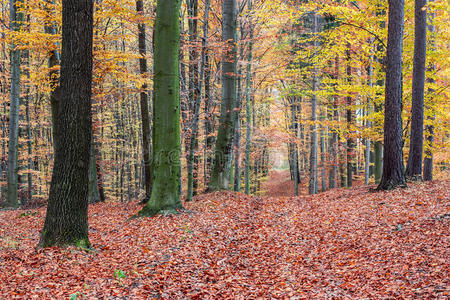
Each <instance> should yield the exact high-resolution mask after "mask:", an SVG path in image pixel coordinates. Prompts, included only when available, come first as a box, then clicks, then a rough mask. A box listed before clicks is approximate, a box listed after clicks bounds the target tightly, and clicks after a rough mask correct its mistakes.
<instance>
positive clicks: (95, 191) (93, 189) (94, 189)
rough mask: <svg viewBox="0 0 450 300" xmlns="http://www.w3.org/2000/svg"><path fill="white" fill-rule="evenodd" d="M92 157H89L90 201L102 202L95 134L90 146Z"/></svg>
mask: <svg viewBox="0 0 450 300" xmlns="http://www.w3.org/2000/svg"><path fill="white" fill-rule="evenodd" d="M90 148H91V149H90V157H89V194H88V199H89V200H88V201H89V203H97V202H100V201H101V199H100V191H99V188H98V179H97V164H96V163H95V142H94V136H93V135H92V141H91V147H90Z"/></svg>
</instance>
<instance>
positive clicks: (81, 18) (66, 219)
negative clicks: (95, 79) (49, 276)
mask: <svg viewBox="0 0 450 300" xmlns="http://www.w3.org/2000/svg"><path fill="white" fill-rule="evenodd" d="M62 4H63V6H62V7H63V8H62V11H63V13H62V21H63V27H62V57H61V77H60V87H59V89H60V95H61V100H62V101H61V103H60V104H59V108H58V115H57V117H56V120H54V121H56V124H55V127H56V128H57V131H56V132H57V134H56V135H55V138H56V140H55V146H56V147H55V163H54V166H53V175H52V182H51V185H50V195H49V200H48V207H47V215H46V218H45V224H44V229H43V231H42V235H41V239H40V242H39V245H40V246H41V247H49V246H54V245H67V244H71V245H77V246H82V247H89V239H88V223H87V207H88V190H89V178H88V174H89V156H90V147H91V135H92V134H91V133H92V124H91V83H92V35H93V2H92V1H90V0H63V3H62Z"/></svg>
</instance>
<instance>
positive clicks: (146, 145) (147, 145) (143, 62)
mask: <svg viewBox="0 0 450 300" xmlns="http://www.w3.org/2000/svg"><path fill="white" fill-rule="evenodd" d="M136 11H137V13H138V14H143V13H144V3H143V1H142V0H137V1H136ZM145 38H146V36H145V24H144V23H139V24H138V45H139V55H140V56H141V57H140V58H139V73H140V74H141V76H144V78H147V76H148V70H147V58H146V55H147V47H146V42H145ZM147 89H148V87H147V84H146V83H144V84H143V85H142V86H141V91H140V93H139V97H140V102H139V104H140V110H141V122H142V150H143V158H144V186H145V198H144V200H143V203H147V202H148V200H149V199H150V195H151V193H152V164H151V155H152V148H151V147H152V145H151V126H150V122H151V119H150V112H149V111H150V109H149V101H148V92H147Z"/></svg>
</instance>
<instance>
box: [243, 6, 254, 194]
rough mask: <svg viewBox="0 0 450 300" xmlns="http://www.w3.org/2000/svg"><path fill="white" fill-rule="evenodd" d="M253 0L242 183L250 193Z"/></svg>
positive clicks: (249, 25) (249, 22)
mask: <svg viewBox="0 0 450 300" xmlns="http://www.w3.org/2000/svg"><path fill="white" fill-rule="evenodd" d="M252 2H253V0H248V2H247V4H248V11H249V20H248V31H249V43H248V54H247V75H246V81H245V82H246V84H245V121H246V127H247V128H246V129H247V130H246V135H245V166H244V184H245V193H246V194H247V195H248V194H250V150H251V142H252V122H251V119H252V111H251V101H250V96H251V92H252V60H253V22H252V17H251V13H252V9H253V7H252V4H253V3H252Z"/></svg>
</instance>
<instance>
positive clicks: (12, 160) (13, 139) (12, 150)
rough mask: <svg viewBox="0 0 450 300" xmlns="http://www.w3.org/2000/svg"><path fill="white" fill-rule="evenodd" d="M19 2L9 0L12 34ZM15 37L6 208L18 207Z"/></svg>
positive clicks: (17, 58) (17, 24)
mask: <svg viewBox="0 0 450 300" xmlns="http://www.w3.org/2000/svg"><path fill="white" fill-rule="evenodd" d="M20 3H21V1H20V0H10V29H11V30H12V31H13V32H18V31H20V24H21V22H22V21H23V13H21V12H18V11H17V10H18V8H19V7H20ZM14 40H15V37H13V42H12V43H11V105H10V108H9V144H8V169H7V174H6V177H7V192H6V206H8V207H18V206H19V200H18V191H19V175H18V171H19V166H18V155H19V154H18V153H19V105H20V50H19V49H18V48H17V45H16V43H15V41H14Z"/></svg>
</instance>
